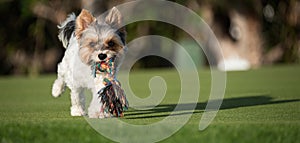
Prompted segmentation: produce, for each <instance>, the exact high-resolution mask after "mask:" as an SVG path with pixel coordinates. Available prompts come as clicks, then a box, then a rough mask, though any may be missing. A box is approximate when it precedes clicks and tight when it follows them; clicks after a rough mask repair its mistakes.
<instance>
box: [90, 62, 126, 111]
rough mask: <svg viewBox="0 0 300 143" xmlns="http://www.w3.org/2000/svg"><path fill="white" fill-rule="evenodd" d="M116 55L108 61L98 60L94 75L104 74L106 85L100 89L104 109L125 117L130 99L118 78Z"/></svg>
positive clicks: (94, 67)
mask: <svg viewBox="0 0 300 143" xmlns="http://www.w3.org/2000/svg"><path fill="white" fill-rule="evenodd" d="M114 60H115V57H112V58H109V59H107V60H106V61H101V62H96V63H95V64H94V66H93V75H94V77H95V78H96V75H98V74H102V76H103V84H104V85H105V87H103V88H102V89H100V90H99V92H98V94H99V97H101V101H100V102H102V104H103V105H102V109H104V111H106V112H109V113H111V114H112V115H114V116H116V117H123V116H124V115H123V111H125V110H127V109H128V106H129V105H128V101H127V99H126V95H125V92H124V90H123V89H122V88H121V83H120V82H119V81H118V80H117V79H116V75H115V73H116V67H115V63H114Z"/></svg>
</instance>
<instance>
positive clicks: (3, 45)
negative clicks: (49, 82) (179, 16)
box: [0, 0, 300, 76]
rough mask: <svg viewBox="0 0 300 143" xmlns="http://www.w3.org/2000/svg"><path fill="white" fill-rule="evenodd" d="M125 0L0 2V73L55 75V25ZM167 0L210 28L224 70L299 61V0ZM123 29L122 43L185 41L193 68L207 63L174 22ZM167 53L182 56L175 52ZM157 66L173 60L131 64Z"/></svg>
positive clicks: (58, 51)
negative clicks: (154, 37)
mask: <svg viewBox="0 0 300 143" xmlns="http://www.w3.org/2000/svg"><path fill="white" fill-rule="evenodd" d="M128 1H129V0H0V12H1V15H0V19H1V26H0V75H29V76H38V75H39V74H45V73H55V72H56V68H57V67H56V65H57V63H58V62H60V61H61V59H62V57H63V55H64V50H65V49H64V48H63V47H62V44H61V43H60V42H59V41H58V38H57V34H58V29H57V25H58V24H59V23H61V22H62V21H63V20H64V19H65V18H66V17H67V15H68V14H69V13H71V12H74V13H75V14H79V12H80V11H81V9H82V8H86V9H88V10H89V11H91V12H92V13H93V14H94V15H99V14H101V13H102V12H104V11H106V10H107V9H110V8H112V7H113V6H115V5H118V4H122V3H125V2H128ZM172 1H173V2H176V3H179V4H181V5H184V6H186V7H188V8H190V9H192V10H193V11H194V12H196V13H197V14H199V15H200V16H201V17H202V18H203V19H204V20H205V22H206V23H207V24H208V25H209V26H210V27H211V28H212V30H213V31H214V33H215V35H216V36H217V38H218V40H219V42H220V45H221V47H222V51H223V54H224V55H223V56H224V59H225V65H229V66H228V69H226V70H247V69H251V68H259V67H262V66H264V65H273V64H281V63H299V62H300V60H299V59H300V0H244V1H240V0H172ZM162 12H163V10H162ZM126 28H127V31H129V32H128V37H127V42H130V41H131V40H133V39H135V38H137V37H140V36H144V35H150V34H152V35H161V36H164V37H168V38H170V39H173V40H174V41H180V42H181V43H188V44H184V45H187V46H186V47H185V48H186V49H187V51H188V52H190V53H192V54H191V56H192V58H193V59H194V61H195V63H196V64H197V66H198V67H205V66H208V62H207V60H206V58H205V55H204V54H203V53H202V51H201V50H199V49H198V48H193V47H194V45H195V44H196V43H195V42H194V41H193V40H192V39H191V38H190V37H189V35H188V34H187V33H185V32H184V31H182V30H181V29H179V28H177V27H175V26H172V25H170V24H166V23H163V22H156V21H143V22H136V23H132V24H129V25H127V26H126ZM161 47H163V46H161ZM171 56H172V57H173V58H175V59H182V57H180V54H178V53H176V52H173V53H171ZM183 60H184V59H183ZM178 61H179V62H182V61H181V60H178ZM216 64H220V63H216ZM157 67H172V64H171V63H169V62H168V61H167V60H164V59H162V58H160V57H155V56H148V57H145V58H143V59H141V60H140V61H138V62H137V63H136V64H135V65H134V67H133V68H134V69H141V68H157Z"/></svg>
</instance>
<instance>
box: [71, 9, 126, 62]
mask: <svg viewBox="0 0 300 143" xmlns="http://www.w3.org/2000/svg"><path fill="white" fill-rule="evenodd" d="M121 26H122V17H121V14H120V12H119V11H118V10H117V9H116V8H113V9H112V10H111V11H110V12H109V13H108V15H107V16H106V17H105V18H104V19H103V18H101V17H99V18H98V19H96V18H94V17H93V16H92V15H91V14H90V13H89V12H88V11H86V10H82V11H81V13H80V15H79V16H78V17H77V19H76V30H75V35H76V38H77V40H78V44H79V56H80V58H81V60H82V62H84V63H86V64H91V63H92V62H98V61H100V59H99V58H98V55H99V54H106V55H107V57H108V58H110V57H113V56H116V57H117V58H116V60H118V59H119V60H120V59H122V58H123V56H124V53H125V51H126V48H127V47H126V46H125V41H124V39H125V34H126V33H125V29H124V28H121ZM123 36H124V37H123Z"/></svg>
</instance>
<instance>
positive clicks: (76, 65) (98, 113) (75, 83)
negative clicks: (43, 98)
mask: <svg viewBox="0 0 300 143" xmlns="http://www.w3.org/2000/svg"><path fill="white" fill-rule="evenodd" d="M58 28H59V29H60V32H59V35H58V37H59V39H60V40H61V42H62V43H63V46H64V47H65V48H66V51H65V55H64V57H63V59H62V61H61V63H59V64H58V69H57V73H58V74H57V79H56V80H55V81H54V84H53V87H52V95H53V96H54V97H58V96H60V95H61V94H62V93H63V91H64V90H65V87H66V86H67V87H69V88H70V90H71V115H72V116H83V115H86V113H85V105H84V104H85V95H84V90H85V89H90V90H91V91H92V94H93V97H92V101H91V103H90V106H89V108H88V116H89V117H90V118H104V117H107V116H110V115H109V114H110V113H107V112H105V111H104V110H103V109H102V108H103V106H102V104H103V103H102V102H101V101H100V100H101V98H99V94H98V93H97V92H98V91H99V90H100V89H102V88H103V87H104V86H105V85H104V84H103V83H102V82H99V81H102V80H103V77H102V76H101V75H100V76H99V77H98V78H97V79H95V78H94V77H93V75H92V73H93V71H92V68H91V67H92V65H93V64H94V63H99V62H102V61H106V60H107V59H110V58H112V57H114V59H115V61H114V64H115V66H116V72H117V71H118V68H119V66H120V64H121V62H122V61H123V58H124V54H125V53H126V50H127V47H126V43H125V36H126V31H125V28H124V27H123V21H122V16H121V13H120V12H119V10H118V9H117V8H115V7H114V8H112V9H111V10H110V11H109V12H108V14H106V15H105V16H99V17H94V16H93V15H92V14H91V13H90V12H88V11H87V10H84V9H83V10H82V11H81V13H80V14H79V15H78V17H76V16H75V15H74V14H71V15H69V17H68V18H67V19H66V20H65V21H64V22H63V23H62V24H61V25H59V26H58Z"/></svg>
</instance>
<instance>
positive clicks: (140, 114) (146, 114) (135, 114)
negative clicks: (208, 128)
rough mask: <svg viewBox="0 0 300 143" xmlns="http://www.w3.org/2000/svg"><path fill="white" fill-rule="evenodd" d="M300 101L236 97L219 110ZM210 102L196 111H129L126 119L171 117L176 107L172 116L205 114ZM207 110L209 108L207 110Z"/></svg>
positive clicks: (186, 107) (189, 106)
mask: <svg viewBox="0 0 300 143" xmlns="http://www.w3.org/2000/svg"><path fill="white" fill-rule="evenodd" d="M299 101H300V99H290V100H275V101H274V100H273V98H272V97H270V96H268V95H259V96H247V97H236V98H225V99H223V102H222V105H221V106H220V109H219V110H226V109H233V108H240V107H250V106H258V105H270V104H281V103H288V102H299ZM219 102H221V100H212V101H210V103H211V104H215V103H216V104H218V103H219ZM207 103H208V102H203V103H201V102H200V103H196V107H195V109H194V111H192V110H191V109H193V108H192V107H194V106H195V104H160V105H158V106H156V107H154V108H152V109H149V110H129V111H127V112H125V119H143V118H155V117H166V116H170V113H171V112H173V111H174V109H175V107H176V106H179V107H180V108H179V110H178V109H176V112H178V113H176V112H175V113H173V114H171V115H172V116H176V115H182V114H193V113H201V112H204V110H205V108H206V105H207ZM206 109H207V108H206Z"/></svg>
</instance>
